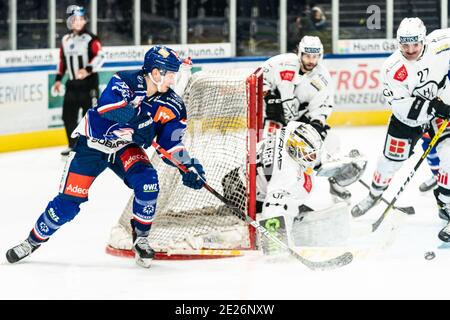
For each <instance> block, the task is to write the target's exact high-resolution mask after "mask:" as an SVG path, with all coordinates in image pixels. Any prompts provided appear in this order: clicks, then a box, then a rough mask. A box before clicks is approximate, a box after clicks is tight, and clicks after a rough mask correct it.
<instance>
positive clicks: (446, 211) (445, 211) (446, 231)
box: [438, 201, 450, 242]
mask: <svg viewBox="0 0 450 320" xmlns="http://www.w3.org/2000/svg"><path fill="white" fill-rule="evenodd" d="M438 206H439V217H440V218H441V219H444V220H447V221H448V222H447V225H446V226H445V227H444V228H443V229H442V230H441V231H439V234H438V237H439V239H441V240H442V241H444V242H450V221H449V217H450V203H447V204H444V203H442V202H440V201H438Z"/></svg>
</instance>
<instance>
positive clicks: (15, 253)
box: [6, 239, 40, 263]
mask: <svg viewBox="0 0 450 320" xmlns="http://www.w3.org/2000/svg"><path fill="white" fill-rule="evenodd" d="M39 247H40V245H33V244H31V243H30V242H29V241H28V239H27V240H25V241H24V242H22V243H21V244H19V245H17V246H15V247H12V248H11V249H9V250H8V251H7V252H6V259H7V260H8V262H9V263H16V262H17V261H20V260H22V259H23V258H26V257H28V256H29V255H30V254H32V253H33V252H34V251H35V250H36V249H37V248H39Z"/></svg>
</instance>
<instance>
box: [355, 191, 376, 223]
mask: <svg viewBox="0 0 450 320" xmlns="http://www.w3.org/2000/svg"><path fill="white" fill-rule="evenodd" d="M380 200H381V194H380V195H379V196H374V195H372V193H369V195H368V196H367V197H366V198H364V199H363V200H361V201H360V202H359V203H358V204H357V205H355V206H354V207H353V208H352V216H353V217H354V218H357V217H360V216H362V215H364V214H366V212H367V211H369V210H370V209H371V208H373V207H374V206H375V205H376V204H377V203H378V202H379V201H380Z"/></svg>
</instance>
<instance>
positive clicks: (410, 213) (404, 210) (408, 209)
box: [358, 179, 416, 215]
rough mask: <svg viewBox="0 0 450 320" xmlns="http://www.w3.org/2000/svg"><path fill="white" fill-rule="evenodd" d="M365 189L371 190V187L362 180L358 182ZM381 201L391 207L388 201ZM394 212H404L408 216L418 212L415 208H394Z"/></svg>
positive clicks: (383, 199) (382, 199)
mask: <svg viewBox="0 0 450 320" xmlns="http://www.w3.org/2000/svg"><path fill="white" fill-rule="evenodd" d="M358 181H359V182H360V183H361V184H362V185H363V186H364V187H366V188H367V189H368V190H370V186H369V185H368V184H367V183H365V182H364V181H363V180H362V179H359V180H358ZM381 201H383V202H384V203H386V204H387V205H389V202H388V201H387V200H386V198H384V197H381ZM393 208H394V210H399V211H401V212H404V213H406V214H408V215H412V214H415V213H416V210H414V207H396V206H393Z"/></svg>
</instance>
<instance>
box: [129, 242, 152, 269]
mask: <svg viewBox="0 0 450 320" xmlns="http://www.w3.org/2000/svg"><path fill="white" fill-rule="evenodd" d="M133 251H134V253H135V259H136V263H137V264H138V265H139V266H141V267H143V268H150V265H151V263H152V260H153V257H154V256H155V251H154V250H153V249H152V247H150V244H149V243H148V239H147V237H137V238H136V241H135V242H134V244H133Z"/></svg>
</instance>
